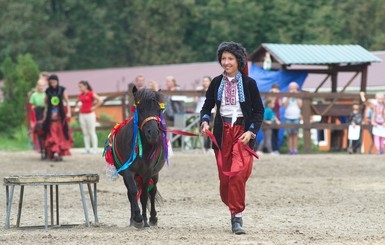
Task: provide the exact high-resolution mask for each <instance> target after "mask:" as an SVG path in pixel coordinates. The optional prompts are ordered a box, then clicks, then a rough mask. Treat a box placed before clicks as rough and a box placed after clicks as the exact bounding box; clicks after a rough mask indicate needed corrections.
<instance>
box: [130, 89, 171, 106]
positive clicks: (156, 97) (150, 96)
mask: <svg viewBox="0 0 385 245" xmlns="http://www.w3.org/2000/svg"><path fill="white" fill-rule="evenodd" d="M135 99H136V100H140V103H141V104H144V105H145V106H146V105H148V106H150V105H151V104H152V103H153V101H156V102H158V103H163V102H164V99H163V94H161V93H160V92H156V91H153V90H150V89H146V88H144V89H141V90H139V91H137V92H136V93H135Z"/></svg>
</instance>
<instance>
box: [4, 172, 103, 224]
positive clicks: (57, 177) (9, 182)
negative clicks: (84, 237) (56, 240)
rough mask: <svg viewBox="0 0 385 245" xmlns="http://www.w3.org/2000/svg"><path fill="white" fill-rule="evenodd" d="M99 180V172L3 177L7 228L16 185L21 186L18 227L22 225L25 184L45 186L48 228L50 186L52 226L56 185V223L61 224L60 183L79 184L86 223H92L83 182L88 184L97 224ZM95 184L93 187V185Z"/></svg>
mask: <svg viewBox="0 0 385 245" xmlns="http://www.w3.org/2000/svg"><path fill="white" fill-rule="evenodd" d="M98 182H99V175H98V174H39V175H16V176H9V177H5V178H4V179H3V183H4V185H5V188H6V217H5V228H7V229H8V228H10V218H11V210H12V200H13V196H14V191H15V186H20V198H19V206H18V212H17V221H16V227H20V218H21V211H22V207H23V196H24V187H25V186H44V228H45V229H47V228H48V186H49V190H50V195H49V196H50V198H49V199H50V200H49V201H50V205H49V206H50V213H51V215H50V216H51V224H50V225H51V226H54V205H53V204H54V197H53V196H54V188H53V187H54V186H55V199H56V225H57V226H59V225H60V223H59V185H73V184H78V185H79V189H80V195H81V198H82V205H83V211H84V216H85V220H86V225H87V226H89V225H90V221H89V217H88V210H87V205H86V197H85V194H84V188H83V184H87V187H88V192H89V195H90V201H91V206H92V210H93V213H94V222H95V224H97V223H98V222H99V221H98V212H97V189H96V185H97V183H98ZM91 184H93V188H92V186H91Z"/></svg>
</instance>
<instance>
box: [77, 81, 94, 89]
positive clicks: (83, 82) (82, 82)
mask: <svg viewBox="0 0 385 245" xmlns="http://www.w3.org/2000/svg"><path fill="white" fill-rule="evenodd" d="M79 84H83V85H84V86H86V87H87V89H88V90H89V91H92V87H91V85H90V84H89V83H88V82H87V81H80V82H79Z"/></svg>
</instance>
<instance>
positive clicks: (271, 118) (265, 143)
mask: <svg viewBox="0 0 385 245" xmlns="http://www.w3.org/2000/svg"><path fill="white" fill-rule="evenodd" d="M273 108H274V100H271V99H266V100H265V112H264V113H263V123H264V124H267V125H272V124H273V123H274V122H275V123H277V124H280V123H281V122H280V121H279V119H278V118H277V116H276V115H275V113H274V111H273ZM262 133H263V140H262V142H261V143H260V144H259V147H258V151H259V152H262V151H263V148H264V147H266V150H267V153H272V152H273V148H272V142H271V135H272V129H271V128H264V129H262Z"/></svg>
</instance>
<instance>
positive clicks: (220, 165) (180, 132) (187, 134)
mask: <svg viewBox="0 0 385 245" xmlns="http://www.w3.org/2000/svg"><path fill="white" fill-rule="evenodd" d="M162 130H163V131H166V132H169V133H172V134H178V135H183V136H199V135H198V134H193V133H189V132H185V131H182V130H165V129H162ZM206 134H207V135H208V137H209V138H210V139H211V141H212V142H213V144H214V145H215V146H216V147H217V148H218V152H219V154H218V155H219V157H218V158H217V165H218V168H219V171H221V172H222V173H223V174H224V175H226V176H235V175H237V174H239V173H240V172H242V171H243V170H244V169H245V168H246V167H247V164H245V160H244V159H243V155H242V147H243V148H244V149H245V150H246V151H247V152H249V153H250V154H251V155H252V156H253V157H255V158H257V159H259V156H258V154H257V153H256V152H255V151H253V150H252V149H251V148H250V146H249V145H247V144H246V145H244V144H242V142H241V141H240V140H239V141H238V142H237V147H238V150H239V152H240V153H241V158H242V163H243V166H242V168H241V169H239V170H237V171H224V170H223V164H222V152H221V150H220V148H219V145H218V143H217V140H216V139H215V137H214V135H213V133H211V131H210V130H206Z"/></svg>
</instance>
